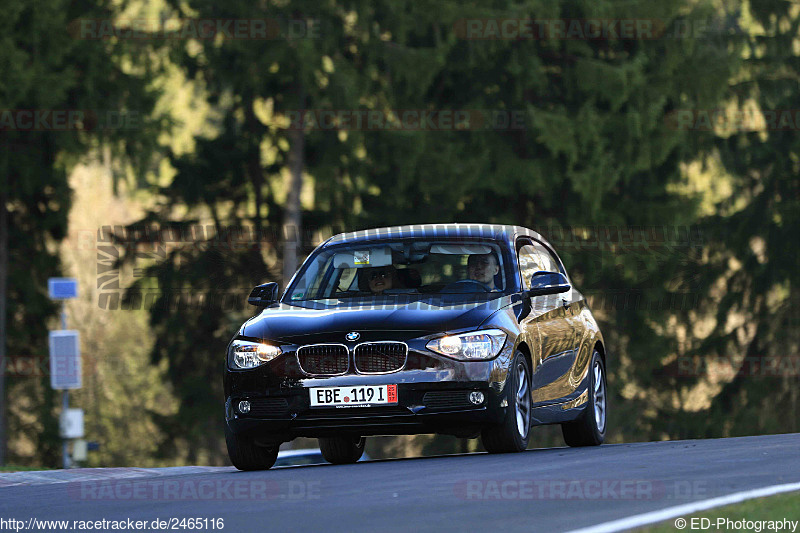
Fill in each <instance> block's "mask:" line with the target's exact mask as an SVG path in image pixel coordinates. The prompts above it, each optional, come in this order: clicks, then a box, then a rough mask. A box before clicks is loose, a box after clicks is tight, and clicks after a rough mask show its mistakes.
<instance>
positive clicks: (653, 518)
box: [568, 483, 800, 533]
mask: <svg viewBox="0 0 800 533" xmlns="http://www.w3.org/2000/svg"><path fill="white" fill-rule="evenodd" d="M796 490H800V483H786V484H784V485H771V486H769V487H763V488H760V489H753V490H745V491H742V492H735V493H733V494H729V495H727V496H720V497H719V498H711V499H710V500H701V501H699V502H692V503H687V504H684V505H678V506H675V507H668V508H666V509H661V510H659V511H652V512H649V513H643V514H638V515H634V516H629V517H627V518H620V519H619V520H612V521H611V522H604V523H602V524H597V525H596V526H589V527H584V528H581V529H573V530H572V531H569V532H568V533H615V532H617V531H624V530H626V529H632V528H635V527H642V526H646V525H649V524H653V523H656V522H663V521H664V520H669V519H670V518H678V517H680V516H683V515H688V514H694V513H696V512H698V511H705V510H707V509H712V508H714V507H722V506H723V505H730V504H732V503H739V502H743V501H745V500H752V499H754V498H763V497H765V496H772V495H775V494H781V493H783V492H792V491H796Z"/></svg>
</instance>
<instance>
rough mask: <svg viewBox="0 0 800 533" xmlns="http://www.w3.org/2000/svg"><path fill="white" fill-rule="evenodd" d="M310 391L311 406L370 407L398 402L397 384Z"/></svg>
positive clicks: (321, 388) (325, 388) (324, 388)
mask: <svg viewBox="0 0 800 533" xmlns="http://www.w3.org/2000/svg"><path fill="white" fill-rule="evenodd" d="M310 392H311V407H336V408H342V407H370V406H373V405H392V404H396V403H397V385H361V386H358V387H315V388H313V389H311V391H310Z"/></svg>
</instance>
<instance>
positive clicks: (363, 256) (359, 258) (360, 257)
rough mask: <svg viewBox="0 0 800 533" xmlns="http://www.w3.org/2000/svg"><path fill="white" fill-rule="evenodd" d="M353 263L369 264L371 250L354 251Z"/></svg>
mask: <svg viewBox="0 0 800 533" xmlns="http://www.w3.org/2000/svg"><path fill="white" fill-rule="evenodd" d="M353 264H356V265H368V264H369V250H364V251H362V252H353Z"/></svg>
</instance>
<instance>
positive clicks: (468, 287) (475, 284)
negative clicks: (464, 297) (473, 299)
mask: <svg viewBox="0 0 800 533" xmlns="http://www.w3.org/2000/svg"><path fill="white" fill-rule="evenodd" d="M447 289H449V290H447ZM477 289H480V290H481V291H483V292H492V289H490V288H489V286H488V285H486V284H485V283H482V282H480V281H478V280H474V279H460V280H458V281H454V282H453V283H450V284H449V285H445V286H444V287H443V288H442V292H480V291H478V290H477Z"/></svg>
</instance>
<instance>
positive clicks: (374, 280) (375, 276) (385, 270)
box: [362, 266, 397, 294]
mask: <svg viewBox="0 0 800 533" xmlns="http://www.w3.org/2000/svg"><path fill="white" fill-rule="evenodd" d="M363 276H364V277H363V278H362V279H365V280H366V281H367V284H368V287H369V290H370V292H372V294H383V291H386V290H389V289H392V288H396V285H397V284H396V283H395V277H396V276H397V274H396V273H395V269H394V267H392V266H386V267H375V268H370V269H365V270H364V272H363Z"/></svg>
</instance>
